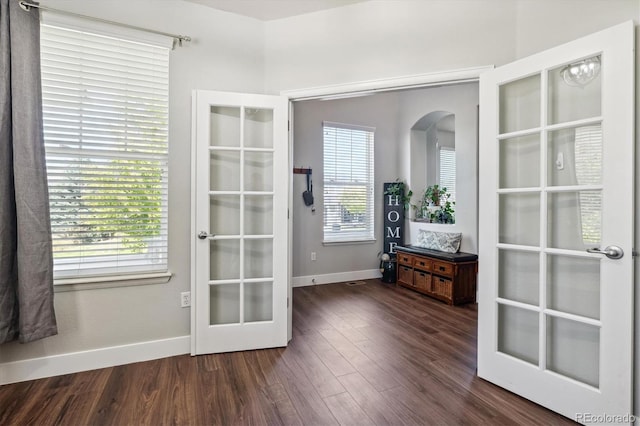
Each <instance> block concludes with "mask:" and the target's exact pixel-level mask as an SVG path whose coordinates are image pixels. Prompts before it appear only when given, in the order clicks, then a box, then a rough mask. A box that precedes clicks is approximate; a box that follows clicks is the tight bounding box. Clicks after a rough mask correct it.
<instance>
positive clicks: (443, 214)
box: [416, 185, 455, 223]
mask: <svg viewBox="0 0 640 426" xmlns="http://www.w3.org/2000/svg"><path fill="white" fill-rule="evenodd" d="M450 198H451V194H450V193H449V192H447V188H445V187H442V188H441V187H440V186H439V185H431V186H429V187H427V189H425V190H424V193H423V194H422V199H421V201H420V205H419V206H416V219H417V220H421V221H424V222H432V223H454V222H455V216H454V206H455V202H454V201H451V200H450Z"/></svg>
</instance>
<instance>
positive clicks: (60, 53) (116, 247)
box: [41, 23, 169, 278]
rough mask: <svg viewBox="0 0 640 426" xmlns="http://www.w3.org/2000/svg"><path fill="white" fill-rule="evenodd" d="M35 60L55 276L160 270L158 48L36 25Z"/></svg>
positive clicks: (163, 196) (161, 92)
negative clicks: (38, 72) (38, 68)
mask: <svg viewBox="0 0 640 426" xmlns="http://www.w3.org/2000/svg"><path fill="white" fill-rule="evenodd" d="M120 32H122V31H120ZM41 60H42V94H43V115H44V137H45V146H46V160H47V170H48V179H49V200H50V208H51V227H52V233H53V258H54V276H55V278H69V277H84V276H97V275H98V276H101V275H129V274H137V273H149V272H158V271H166V270H167V160H168V153H167V145H168V140H167V139H168V100H169V99H168V97H169V93H168V76H169V48H168V46H156V45H152V44H146V43H141V42H139V41H137V40H136V41H133V40H128V39H125V37H115V36H112V35H105V34H103V33H100V32H96V33H94V32H92V31H87V30H79V29H77V28H73V27H65V26H60V25H54V24H47V23H43V24H42V25H41Z"/></svg>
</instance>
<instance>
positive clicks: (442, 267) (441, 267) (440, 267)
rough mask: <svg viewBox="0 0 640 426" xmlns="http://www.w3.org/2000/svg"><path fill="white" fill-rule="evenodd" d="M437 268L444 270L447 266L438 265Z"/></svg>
mask: <svg viewBox="0 0 640 426" xmlns="http://www.w3.org/2000/svg"><path fill="white" fill-rule="evenodd" d="M438 268H439V269H440V270H441V271H444V270H446V269H447V268H445V267H444V266H439V267H438Z"/></svg>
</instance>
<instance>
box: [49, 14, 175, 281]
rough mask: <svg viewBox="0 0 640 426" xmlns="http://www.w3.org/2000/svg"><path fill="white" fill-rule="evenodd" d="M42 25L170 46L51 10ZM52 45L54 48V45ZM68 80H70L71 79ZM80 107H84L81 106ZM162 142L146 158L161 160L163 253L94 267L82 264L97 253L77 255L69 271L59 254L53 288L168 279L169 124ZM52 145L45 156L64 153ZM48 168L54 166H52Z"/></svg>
mask: <svg viewBox="0 0 640 426" xmlns="http://www.w3.org/2000/svg"><path fill="white" fill-rule="evenodd" d="M41 26H43V27H44V26H51V27H58V28H63V29H68V30H72V31H80V32H84V33H90V34H95V35H99V36H103V37H107V38H115V39H120V40H124V41H126V42H133V43H136V44H138V45H140V46H144V45H147V46H151V47H150V48H154V49H157V48H162V49H167V56H168V52H169V50H170V49H171V47H172V40H171V38H168V37H164V36H158V35H155V34H151V33H147V32H143V31H138V30H133V29H124V28H121V27H115V26H113V25H110V24H105V23H97V22H92V21H87V20H85V19H79V18H76V17H72V16H63V15H54V14H48V13H45V14H43V17H42V21H41ZM45 44H46V43H44V41H43V44H42V45H41V51H43V54H46V53H47V52H48V51H50V50H47V49H48V47H46V46H45ZM52 46H53V44H52ZM51 49H53V47H52V48H51ZM45 62H46V61H43V64H44V63H45ZM105 71H107V70H105ZM168 71H169V64H168V58H167V62H166V72H167V73H168ZM45 75H46V73H45V72H44V70H43V79H44V76H45ZM61 78H63V77H61ZM61 81H62V80H61ZM69 81H70V82H71V80H69ZM168 82H169V80H168V76H167V79H166V84H167V86H166V95H167V104H166V108H167V112H166V122H167V123H168V119H169V117H168V106H169V104H168ZM47 84H49V83H46V84H45V82H44V81H43V92H44V91H45V90H46V89H47V87H51V86H52V84H53V83H52V84H49V86H47ZM56 84H59V83H56ZM63 84H64V83H63ZM72 84H73V83H72ZM43 97H45V98H46V93H43ZM46 102H47V100H46V99H45V100H44V103H45V106H44V107H43V109H44V120H45V145H46V144H47V130H48V128H47V123H48V122H51V123H53V122H54V121H55V119H54V118H53V113H52V112H49V111H48V110H47V106H46ZM52 104H53V103H52ZM53 109H54V108H53V107H52V108H51V111H53ZM81 110H83V108H81ZM72 117H73V119H78V117H81V114H78V115H73V116H72ZM127 117H128V116H127ZM48 119H49V120H48ZM82 120H83V118H81V119H80V120H78V121H81V122H82ZM125 121H126V120H125ZM56 124H60V123H59V122H58V123H56ZM81 126H84V124H82V125H81ZM82 138H84V136H83V134H81V136H80V139H82ZM164 144H166V145H165V146H166V148H165V149H164V154H159V155H158V154H157V153H154V154H153V155H150V156H149V158H151V156H155V158H154V159H155V160H157V161H158V162H159V163H160V164H162V165H161V168H160V169H158V170H160V173H161V176H162V178H161V179H162V183H161V195H160V198H161V200H162V201H161V212H162V213H161V214H162V219H161V225H160V226H161V231H160V236H159V237H154V239H155V240H158V238H159V239H160V240H161V241H160V240H158V242H157V243H156V244H159V245H160V246H162V248H161V250H163V254H161V255H157V254H156V255H149V254H147V255H144V254H130V255H124V256H123V255H121V254H117V255H112V256H113V257H114V258H118V261H117V262H116V261H115V260H114V262H113V264H112V265H111V266H109V265H108V264H102V266H106V267H99V268H96V269H91V268H84V267H83V266H82V265H86V264H90V263H91V262H92V260H93V261H99V260H100V259H99V258H98V257H94V258H93V259H92V258H91V257H89V258H87V257H84V258H82V257H76V258H74V259H76V263H77V264H78V265H79V266H78V268H76V270H75V272H69V270H65V269H64V265H63V264H64V263H69V260H68V259H62V258H57V259H56V258H55V257H54V284H55V285H56V291H68V290H81V289H88V288H105V287H115V286H125V285H126V286H128V285H146V284H156V283H165V282H167V281H168V280H169V279H170V277H171V273H170V272H169V270H168V182H167V179H168V128H167V130H166V140H165V141H164ZM55 145H56V144H55V143H54V144H53V146H54V147H53V148H49V149H48V156H49V154H50V155H51V156H52V157H55V156H58V157H59V156H61V155H62V156H64V155H65V152H64V151H65V149H64V147H61V146H59V145H58V146H55ZM96 152H97V156H96V157H90V156H87V158H93V159H94V160H95V159H97V158H105V155H103V154H105V152H104V151H102V152H101V151H100V150H96ZM107 154H108V153H107ZM69 155H74V154H73V153H72V152H71V151H69ZM75 155H78V154H77V153H76V154H75ZM83 155H84V154H83ZM107 157H108V155H107ZM112 157H113V158H117V159H123V160H124V159H129V160H131V159H133V160H143V161H144V160H146V158H147V157H146V154H142V155H141V154H140V152H138V153H137V154H136V152H127V153H124V154H123V155H120V154H118V155H113V156H112ZM78 158H79V157H78ZM52 161H53V160H52ZM58 166H59V165H58ZM50 169H54V167H53V166H51V167H50ZM114 170H115V169H114ZM51 173H53V172H51ZM118 179H120V178H118ZM50 180H53V179H52V178H51V177H50ZM51 185H52V183H50V188H51ZM53 223H54V221H53V220H52V224H53ZM54 249H55V243H54ZM141 261H142V262H141ZM127 263H134V264H136V263H137V265H139V266H130V265H128V264H127ZM153 263H156V265H153ZM98 264H99V262H98V263H96V265H98ZM116 264H117V266H116ZM56 266H58V268H56Z"/></svg>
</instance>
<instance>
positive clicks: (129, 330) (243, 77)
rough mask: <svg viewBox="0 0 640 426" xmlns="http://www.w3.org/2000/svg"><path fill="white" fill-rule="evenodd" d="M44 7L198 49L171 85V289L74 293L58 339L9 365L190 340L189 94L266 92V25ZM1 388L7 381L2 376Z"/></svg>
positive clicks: (10, 354) (165, 6)
mask: <svg viewBox="0 0 640 426" xmlns="http://www.w3.org/2000/svg"><path fill="white" fill-rule="evenodd" d="M42 3H43V4H44V5H46V6H50V7H55V8H59V9H65V10H70V11H74V12H77V13H81V14H85V15H91V16H99V17H102V18H104V19H110V20H114V21H118V22H124V23H129V24H133V25H139V26H142V27H145V28H151V29H157V30H161V31H168V32H174V33H178V34H187V35H190V36H192V37H193V39H194V40H193V42H191V43H185V44H184V46H183V47H181V48H177V49H176V50H174V51H172V52H171V58H170V81H169V95H170V105H169V121H170V123H169V269H170V271H171V272H172V273H173V277H172V278H171V280H170V281H169V282H168V283H166V284H155V285H144V286H129V287H116V288H108V289H99V290H95V289H92V290H81V291H70V292H64V293H60V292H57V293H56V295H55V309H56V314H57V318H58V330H59V334H58V335H57V336H55V337H51V338H47V339H44V340H41V341H38V342H34V343H30V344H28V345H19V344H17V343H15V344H5V345H2V347H1V349H0V373H2V371H1V368H2V366H3V364H4V363H7V362H11V361H18V360H25V359H31V358H38V357H48V356H52V355H57V354H68V353H73V352H78V351H86V350H91V349H98V348H108V347H114V346H119V345H125V344H133V343H140V342H147V341H153V340H159V339H167V338H173V337H180V336H188V335H189V334H190V312H189V309H184V308H181V307H180V293H181V292H183V291H189V290H190V286H191V283H190V256H189V251H190V244H191V238H192V236H191V228H190V217H191V216H190V215H191V212H190V207H189V206H190V177H191V165H190V163H191V157H190V145H191V91H192V90H193V89H216V90H228V91H234V90H235V91H243V92H260V91H262V89H263V81H264V80H263V76H264V60H263V46H262V44H261V43H262V42H261V40H262V34H263V27H262V23H261V22H259V21H256V20H254V19H250V18H244V17H240V16H238V15H232V14H229V13H223V12H219V11H216V10H214V9H211V8H208V7H204V6H200V5H196V4H192V3H187V2H183V1H178V0H165V1H161V2H159V1H153V0H135V1H130V0H109V1H107V2H98V1H92V2H87V1H84V0H46V1H43V2H42ZM0 382H2V377H0Z"/></svg>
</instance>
